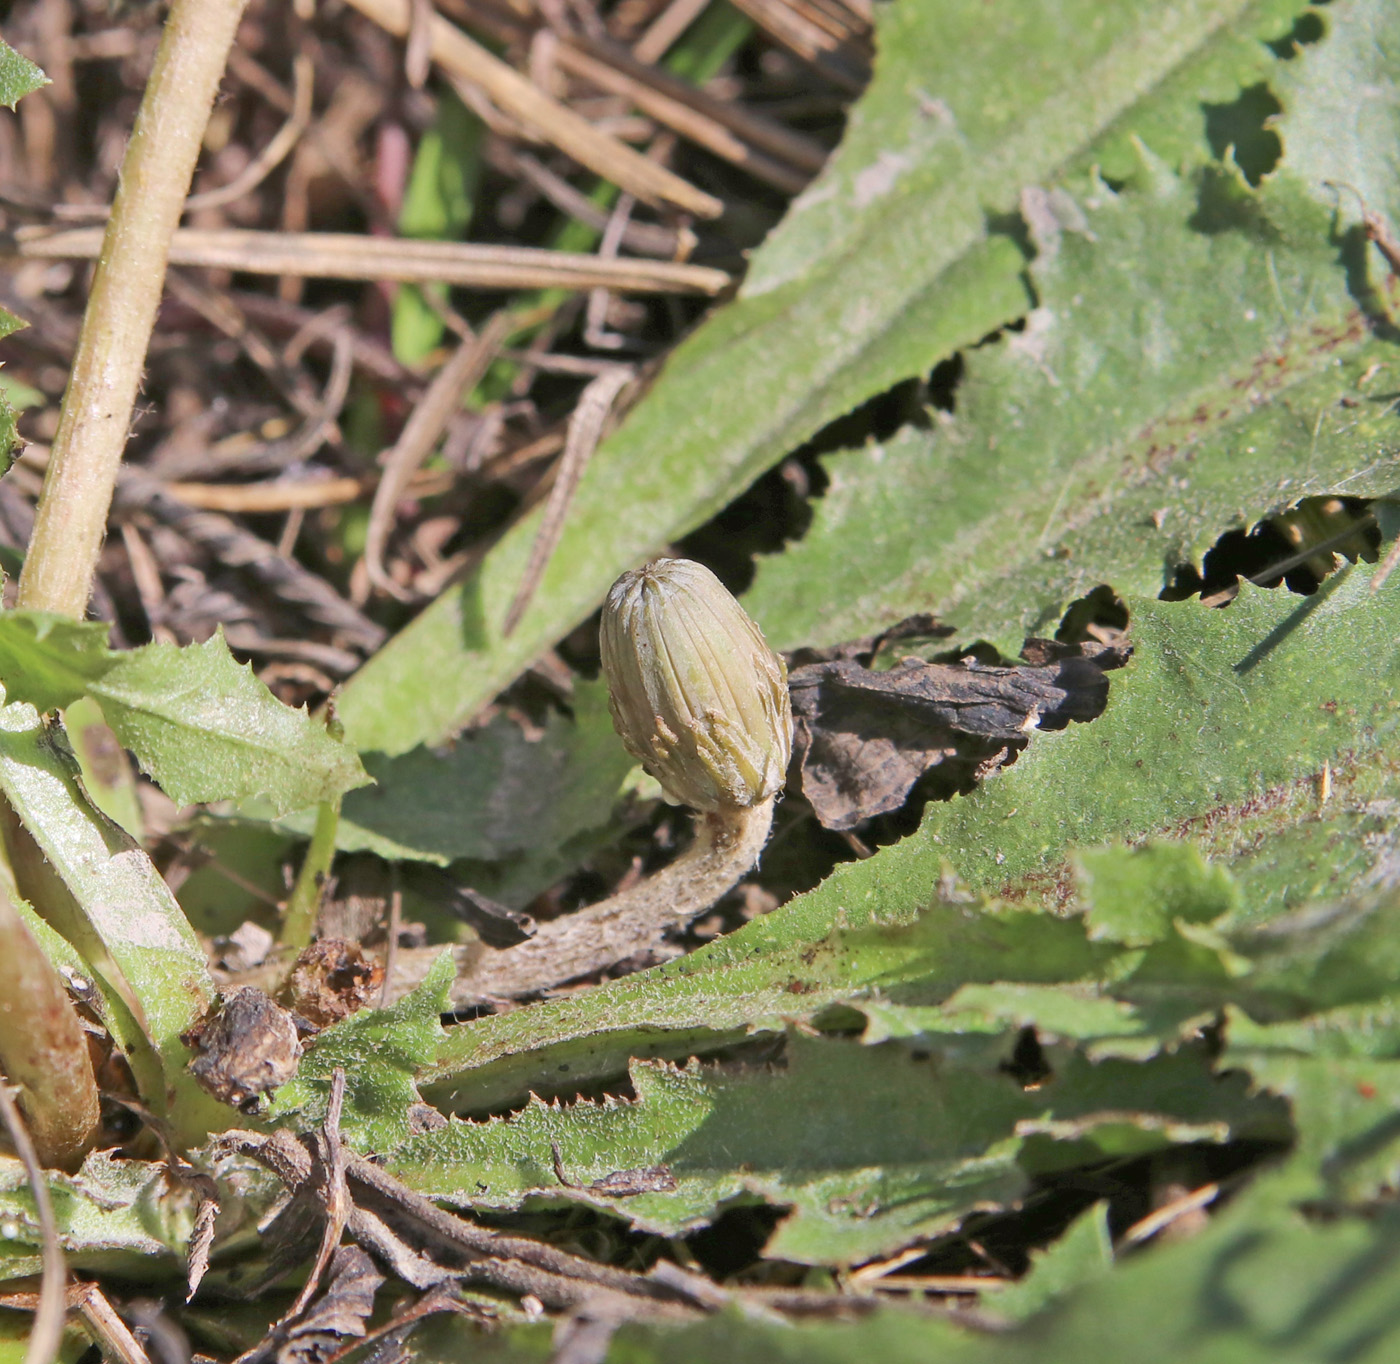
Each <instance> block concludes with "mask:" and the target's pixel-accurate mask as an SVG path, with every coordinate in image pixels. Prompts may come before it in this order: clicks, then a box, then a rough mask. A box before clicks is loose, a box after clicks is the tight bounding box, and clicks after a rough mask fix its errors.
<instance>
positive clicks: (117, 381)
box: [19, 0, 244, 620]
mask: <svg viewBox="0 0 1400 1364" xmlns="http://www.w3.org/2000/svg"><path fill="white" fill-rule="evenodd" d="M243 5H244V0H173V3H172V4H171V6H170V17H169V18H168V19H167V20H166V23H165V31H164V33H163V34H162V35H161V40H160V49H159V51H158V52H157V53H156V61H155V67H154V69H153V70H152V71H151V78H150V80H149V81H148V82H147V84H146V93H145V94H144V95H143V96H142V99H141V108H140V111H139V112H138V113H137V115H136V126H135V127H134V128H133V129H132V133H131V141H130V143H128V145H127V149H126V155H125V156H124V157H123V159H122V168H121V184H120V186H119V187H118V189H117V194H116V198H115V200H114V201H113V203H112V216H111V217H110V219H108V222H107V230H106V234H105V235H104V237H103V239H102V254H101V256H100V257H99V258H98V262H97V268H96V270H95V271H94V273H93V277H92V292H91V293H90V294H89V296H88V304H87V310H86V312H85V313H84V314H83V327H82V331H81V333H80V334H79V336H78V348H77V352H76V354H75V355H74V357H73V369H72V373H71V374H70V375H69V380H68V389H67V392H66V393H65V394H64V397H63V409H62V412H61V413H60V416H59V421H58V431H57V432H56V434H55V435H54V441H53V449H52V452H51V454H50V456H49V469H48V474H47V476H46V477H45V479H44V492H43V496H42V497H41V498H40V499H39V510H38V514H37V516H36V518H35V521H34V534H33V536H32V537H31V539H30V544H29V552H28V554H27V556H26V558H25V564H24V571H23V573H22V574H21V575H20V582H19V604H20V605H21V606H27V607H33V608H36V609H38V610H43V611H58V612H61V613H63V614H64V615H67V616H72V617H74V618H76V619H78V620H81V619H82V617H83V615H84V613H85V612H86V610H87V601H88V596H89V594H90V593H91V591H92V577H93V572H94V570H95V569H96V567H97V556H98V553H99V552H100V550H101V548H102V539H103V536H104V535H105V533H106V529H107V512H108V509H109V507H110V506H111V503H112V490H113V488H114V487H115V486H116V481H117V468H118V466H119V465H120V463H121V458H122V451H123V449H124V448H125V446H126V436H127V429H128V427H129V426H130V425H131V411H132V405H133V404H134V403H135V401H136V390H137V387H138V385H139V383H140V380H141V371H142V369H143V368H144V366H145V363H146V349H147V346H148V345H149V343H150V339H151V329H152V327H153V326H154V325H155V318H156V309H157V308H158V307H159V305H160V296H161V292H162V290H163V289H164V287H165V266H166V257H167V255H168V254H169V250H170V238H171V234H172V233H173V232H174V231H175V226H176V224H177V223H178V222H179V221H180V214H181V212H182V211H183V209H184V204H185V195H186V194H187V193H188V192H189V187H190V179H191V177H192V176H193V175H194V166H195V161H196V160H197V158H198V156H199V148H200V143H201V141H202V140H203V137H204V129H205V125H206V124H207V123H208V122H209V111H210V109H211V107H212V106H213V103H214V94H215V92H216V91H217V90H218V88H219V79H220V77H221V76H222V75H223V71H224V63H225V61H226V60H227V58H228V50H229V47H230V46H231V45H232V43H233V35H234V31H235V29H236V28H237V27H238V19H239V16H240V15H241V14H242V12H243Z"/></svg>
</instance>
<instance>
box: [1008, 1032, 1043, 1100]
mask: <svg viewBox="0 0 1400 1364" xmlns="http://www.w3.org/2000/svg"><path fill="white" fill-rule="evenodd" d="M1001 1070H1002V1071H1003V1073H1005V1074H1007V1075H1009V1076H1011V1078H1012V1079H1013V1080H1015V1081H1016V1083H1017V1084H1018V1085H1020V1086H1021V1088H1022V1089H1033V1088H1035V1087H1036V1086H1038V1085H1043V1084H1044V1083H1045V1081H1046V1080H1048V1079H1049V1078H1050V1077H1051V1075H1053V1074H1054V1071H1053V1070H1051V1068H1050V1062H1049V1061H1048V1060H1047V1059H1046V1057H1045V1049H1044V1048H1043V1047H1042V1046H1041V1045H1040V1037H1039V1036H1038V1034H1037V1033H1036V1030H1035V1029H1034V1028H1030V1027H1026V1028H1022V1029H1021V1031H1020V1032H1019V1033H1017V1035H1016V1045H1015V1046H1014V1047H1013V1048H1012V1049H1011V1055H1010V1056H1008V1057H1007V1058H1006V1060H1005V1061H1003V1062H1002V1063H1001Z"/></svg>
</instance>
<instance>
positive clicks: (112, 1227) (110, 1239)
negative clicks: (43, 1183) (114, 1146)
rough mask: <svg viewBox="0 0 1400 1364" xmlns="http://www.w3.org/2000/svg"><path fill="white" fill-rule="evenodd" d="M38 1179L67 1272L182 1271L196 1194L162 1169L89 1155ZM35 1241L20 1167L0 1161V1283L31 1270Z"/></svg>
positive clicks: (35, 1222) (34, 1217)
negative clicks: (74, 1168) (70, 1168)
mask: <svg viewBox="0 0 1400 1364" xmlns="http://www.w3.org/2000/svg"><path fill="white" fill-rule="evenodd" d="M46 1178H47V1182H48V1186H49V1199H50V1201H51V1203H52V1204H53V1210H54V1219H55V1221H56V1222H57V1224H58V1239H59V1244H60V1245H62V1247H63V1250H64V1255H65V1258H66V1259H67V1261H68V1263H69V1264H70V1265H72V1266H73V1267H74V1268H75V1269H92V1270H112V1269H118V1270H120V1269H125V1271H126V1272H127V1273H133V1272H138V1273H140V1274H142V1275H143V1276H144V1275H149V1274H152V1273H153V1272H155V1273H160V1274H162V1275H164V1276H171V1277H173V1276H175V1275H178V1274H180V1273H181V1272H182V1271H183V1269H184V1258H185V1246H186V1244H187V1243H188V1241H189V1236H190V1231H191V1230H192V1228H193V1226H194V1215H195V1208H196V1206H197V1204H198V1202H199V1198H200V1194H199V1191H198V1190H197V1189H196V1188H195V1187H194V1186H193V1185H189V1184H186V1185H180V1184H177V1183H174V1182H173V1181H172V1180H171V1179H170V1177H169V1173H168V1171H167V1169H166V1167H165V1166H164V1164H162V1163H160V1162H150V1161H142V1160H122V1159H119V1158H115V1157H114V1156H113V1153H111V1152H109V1151H97V1152H94V1153H93V1154H91V1155H90V1156H88V1158H87V1160H86V1161H84V1163H83V1167H82V1169H81V1170H79V1171H78V1173H77V1174H76V1175H64V1174H60V1173H58V1172H56V1171H50V1172H49V1173H48V1174H47V1176H46ZM39 1239H40V1238H39V1219H38V1214H37V1213H36V1212H35V1208H34V1195H33V1193H32V1191H31V1190H30V1187H29V1181H28V1179H27V1178H26V1176H25V1172H24V1167H23V1165H21V1164H20V1162H19V1161H18V1160H16V1159H15V1158H14V1157H12V1156H4V1157H0V1278H3V1279H15V1278H20V1277H22V1276H24V1275H28V1274H37V1273H38V1272H39Z"/></svg>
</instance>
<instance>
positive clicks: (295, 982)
mask: <svg viewBox="0 0 1400 1364" xmlns="http://www.w3.org/2000/svg"><path fill="white" fill-rule="evenodd" d="M383 983H384V968H383V967H382V966H381V965H380V964H379V963H378V962H377V961H370V960H369V958H368V957H366V956H365V954H364V952H363V951H362V950H361V948H360V945H359V943H356V942H347V941H346V940H345V939H343V938H321V939H319V940H318V941H316V942H314V943H312V944H311V946H310V947H307V948H305V949H304V950H303V951H302V953H301V955H300V956H298V957H297V959H296V961H295V962H293V963H292V969H291V972H290V974H289V975H288V976H287V984H286V986H285V987H284V988H283V990H282V1003H283V1004H285V1005H286V1006H287V1008H289V1009H290V1010H291V1011H292V1012H293V1013H294V1014H296V1015H298V1017H300V1018H304V1019H305V1020H306V1021H307V1022H308V1023H310V1024H311V1025H312V1026H313V1027H315V1028H328V1027H330V1025H331V1024H332V1023H339V1022H340V1020H341V1019H342V1018H349V1017H350V1015H351V1014H353V1013H358V1012H359V1011H360V1010H361V1009H363V1008H364V1007H365V1005H366V1004H368V1003H369V1002H370V1000H372V999H374V998H376V997H377V996H378V994H379V988H380V986H381V985H383Z"/></svg>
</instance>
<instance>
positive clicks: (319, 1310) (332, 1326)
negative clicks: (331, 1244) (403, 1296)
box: [276, 1246, 384, 1364]
mask: <svg viewBox="0 0 1400 1364" xmlns="http://www.w3.org/2000/svg"><path fill="white" fill-rule="evenodd" d="M383 1282H384V1276H383V1275H382V1274H381V1273H380V1272H379V1271H378V1270H377V1269H375V1267H374V1261H373V1260H371V1259H370V1258H369V1256H368V1255H366V1254H365V1252H364V1251H363V1250H361V1249H360V1248H359V1246H341V1247H340V1249H339V1250H337V1251H336V1253H335V1257H334V1258H333V1259H332V1260H331V1279H330V1283H329V1284H328V1285H327V1287H326V1291H325V1293H324V1294H323V1295H322V1297H321V1300H320V1301H319V1302H317V1303H316V1304H315V1305H314V1306H312V1307H311V1308H310V1309H309V1310H308V1311H307V1312H306V1313H305V1315H304V1316H302V1318H301V1320H300V1321H298V1322H296V1323H295V1324H294V1325H292V1326H291V1327H289V1328H287V1330H286V1337H285V1339H284V1340H283V1342H282V1343H281V1344H280V1345H279V1346H278V1348H277V1356H276V1357H277V1361H278V1364H320V1362H321V1361H322V1360H324V1359H327V1358H328V1357H329V1356H330V1355H332V1354H333V1353H334V1352H335V1351H336V1349H337V1348H338V1347H339V1345H340V1343H341V1342H342V1341H343V1340H346V1339H357V1338H359V1337H360V1336H363V1335H364V1333H365V1320H366V1318H367V1317H368V1316H369V1314H370V1313H371V1312H373V1311H374V1295H375V1292H376V1291H377V1290H378V1288H379V1285H380V1284H382V1283H383Z"/></svg>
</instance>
